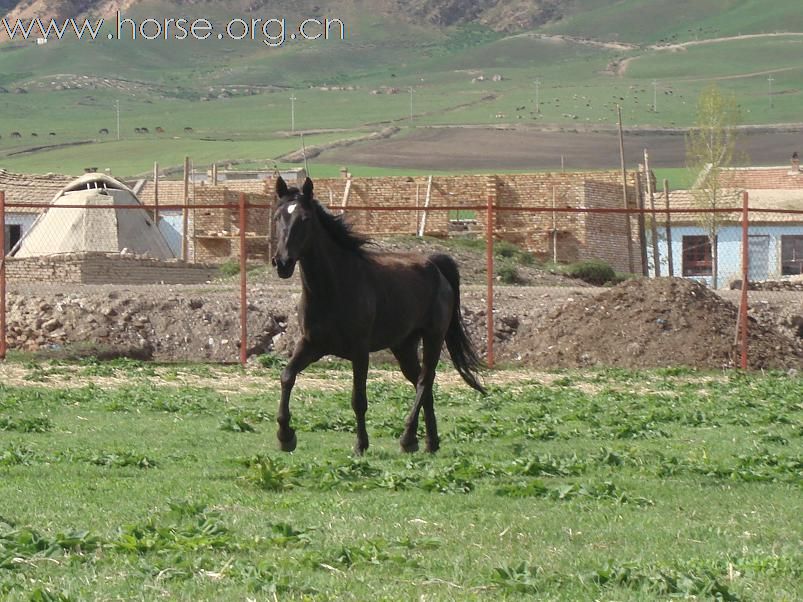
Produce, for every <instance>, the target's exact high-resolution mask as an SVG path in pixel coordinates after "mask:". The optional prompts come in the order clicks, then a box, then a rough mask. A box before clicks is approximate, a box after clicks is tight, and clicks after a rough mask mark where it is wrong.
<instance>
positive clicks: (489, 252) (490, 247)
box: [485, 191, 496, 368]
mask: <svg viewBox="0 0 803 602" xmlns="http://www.w3.org/2000/svg"><path fill="white" fill-rule="evenodd" d="M495 196H496V195H492V194H490V191H489V192H488V207H487V214H486V218H485V220H486V222H487V224H486V232H485V239H486V244H485V248H486V260H485V261H486V263H485V270H486V276H487V284H488V291H487V297H488V300H487V304H486V309H485V311H486V314H485V321H486V323H487V326H488V333H487V336H488V348H487V351H486V357H485V362H486V363H487V364H488V367H489V368H493V366H494V198H495Z"/></svg>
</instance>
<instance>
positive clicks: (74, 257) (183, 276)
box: [6, 253, 218, 284]
mask: <svg viewBox="0 0 803 602" xmlns="http://www.w3.org/2000/svg"><path fill="white" fill-rule="evenodd" d="M217 274H218V271H217V267H216V266H212V265H208V264H190V263H186V262H183V261H180V260H168V261H162V260H158V259H152V258H149V257H143V256H139V255H120V254H117V253H67V254H64V255H48V256H43V257H25V258H15V257H9V258H7V259H6V276H7V278H8V280H9V282H11V283H15V282H70V283H80V284H202V283H204V282H207V281H208V280H212V279H213V278H215V277H216V276H217Z"/></svg>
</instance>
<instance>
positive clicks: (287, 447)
mask: <svg viewBox="0 0 803 602" xmlns="http://www.w3.org/2000/svg"><path fill="white" fill-rule="evenodd" d="M297 444H298V439H297V438H296V434H295V432H294V433H293V434H292V435H291V436H290V438H289V439H287V440H283V439H282V438H281V437H279V449H281V450H282V451H283V452H291V451H295V449H296V445H297Z"/></svg>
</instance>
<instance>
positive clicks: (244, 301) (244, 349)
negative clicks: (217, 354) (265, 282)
mask: <svg viewBox="0 0 803 602" xmlns="http://www.w3.org/2000/svg"><path fill="white" fill-rule="evenodd" d="M245 207H246V205H245V193H244V192H241V193H240V363H241V364H242V365H243V366H245V364H246V362H247V361H248V291H247V284H248V277H247V275H246V262H247V259H248V250H247V249H246V246H245V245H246V238H245V228H246V222H247V220H246V214H245Z"/></svg>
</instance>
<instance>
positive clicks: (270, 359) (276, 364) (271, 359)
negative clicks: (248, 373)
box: [257, 353, 287, 369]
mask: <svg viewBox="0 0 803 602" xmlns="http://www.w3.org/2000/svg"><path fill="white" fill-rule="evenodd" d="M257 363H258V364H259V365H260V366H261V367H262V368H278V369H282V368H284V367H285V366H286V365H287V358H284V357H281V356H278V355H273V354H272V353H264V354H262V355H260V356H259V357H257Z"/></svg>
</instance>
